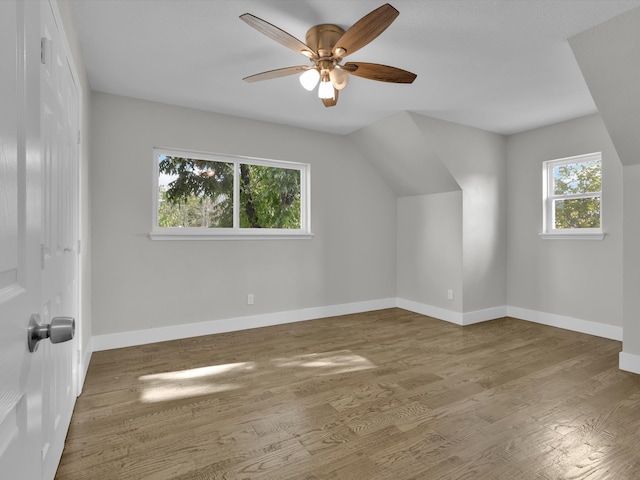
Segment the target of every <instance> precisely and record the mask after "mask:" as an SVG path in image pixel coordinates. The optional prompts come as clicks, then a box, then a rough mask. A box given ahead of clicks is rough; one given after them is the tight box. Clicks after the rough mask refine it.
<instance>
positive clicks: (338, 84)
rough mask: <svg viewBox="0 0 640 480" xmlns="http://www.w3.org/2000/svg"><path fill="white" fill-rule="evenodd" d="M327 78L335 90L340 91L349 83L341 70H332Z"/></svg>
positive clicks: (347, 76) (347, 77)
mask: <svg viewBox="0 0 640 480" xmlns="http://www.w3.org/2000/svg"><path fill="white" fill-rule="evenodd" d="M329 78H330V79H331V83H332V84H333V86H334V88H335V89H336V90H342V89H343V88H344V87H346V86H347V84H348V83H349V75H347V74H346V73H345V72H344V71H343V70H342V69H341V68H334V69H333V70H331V72H330V73H329Z"/></svg>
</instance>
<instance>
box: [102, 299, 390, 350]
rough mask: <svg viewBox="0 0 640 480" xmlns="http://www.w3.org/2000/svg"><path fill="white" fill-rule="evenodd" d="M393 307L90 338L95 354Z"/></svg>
mask: <svg viewBox="0 0 640 480" xmlns="http://www.w3.org/2000/svg"><path fill="white" fill-rule="evenodd" d="M395 306H396V299H395V298H384V299H381V300H371V301H365V302H355V303H347V304H343V305H329V306H326V307H314V308H305V309H302V310H290V311H286V312H277V313H267V314H263V315H251V316H246V317H235V318H225V319H221V320H211V321H208V322H200V323H189V324H184V325H171V326H168V327H158V328H149V329H146V330H134V331H129V332H119V333H112V334H106V335H96V336H94V337H93V339H92V340H93V350H94V351H96V352H98V351H101V350H111V349H114V348H122V347H132V346H135V345H145V344H147V343H156V342H166V341H168V340H178V339H181V338H189V337H198V336H201V335H211V334H214V333H225V332H233V331H237V330H247V329H250V328H260V327H269V326H273V325H282V324H285V323H293V322H302V321H306V320H314V319H318V318H326V317H334V316H337V315H348V314H351V313H362V312H370V311H374V310H382V309H385V308H393V307H395Z"/></svg>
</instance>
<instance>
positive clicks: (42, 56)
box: [40, 37, 48, 65]
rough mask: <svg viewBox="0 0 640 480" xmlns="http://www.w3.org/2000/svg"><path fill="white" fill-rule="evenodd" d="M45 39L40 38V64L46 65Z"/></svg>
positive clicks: (46, 41)
mask: <svg viewBox="0 0 640 480" xmlns="http://www.w3.org/2000/svg"><path fill="white" fill-rule="evenodd" d="M47 43H48V40H47V37H42V38H40V63H41V64H43V65H46V64H47Z"/></svg>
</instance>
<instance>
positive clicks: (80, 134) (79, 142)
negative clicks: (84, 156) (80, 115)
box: [78, 129, 82, 145]
mask: <svg viewBox="0 0 640 480" xmlns="http://www.w3.org/2000/svg"><path fill="white" fill-rule="evenodd" d="M81 143H82V130H80V129H78V145H80V144H81Z"/></svg>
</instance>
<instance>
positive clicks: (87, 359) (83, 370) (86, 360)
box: [78, 337, 93, 395]
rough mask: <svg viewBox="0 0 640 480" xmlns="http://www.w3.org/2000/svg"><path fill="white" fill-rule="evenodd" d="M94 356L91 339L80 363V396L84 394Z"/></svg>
mask: <svg viewBox="0 0 640 480" xmlns="http://www.w3.org/2000/svg"><path fill="white" fill-rule="evenodd" d="M92 354H93V337H91V338H90V339H89V342H88V343H87V348H86V349H85V350H84V354H83V355H82V360H81V363H80V378H79V379H78V395H80V394H81V393H82V388H83V387H84V381H85V380H86V378H87V372H88V371H89V364H90V363H91V355H92Z"/></svg>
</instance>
